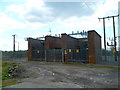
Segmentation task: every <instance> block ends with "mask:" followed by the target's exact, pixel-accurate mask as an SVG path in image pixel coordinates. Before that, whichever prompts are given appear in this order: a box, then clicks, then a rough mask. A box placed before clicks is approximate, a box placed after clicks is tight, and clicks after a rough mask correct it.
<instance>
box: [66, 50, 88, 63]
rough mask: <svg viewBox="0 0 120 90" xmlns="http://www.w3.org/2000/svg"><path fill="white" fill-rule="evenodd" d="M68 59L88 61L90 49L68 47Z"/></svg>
mask: <svg viewBox="0 0 120 90" xmlns="http://www.w3.org/2000/svg"><path fill="white" fill-rule="evenodd" d="M65 54H66V55H65V56H66V61H68V62H84V63H85V62H88V50H87V49H86V48H83V49H66V50H65Z"/></svg>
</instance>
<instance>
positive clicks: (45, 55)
mask: <svg viewBox="0 0 120 90" xmlns="http://www.w3.org/2000/svg"><path fill="white" fill-rule="evenodd" d="M46 61H47V58H46V49H45V62H46Z"/></svg>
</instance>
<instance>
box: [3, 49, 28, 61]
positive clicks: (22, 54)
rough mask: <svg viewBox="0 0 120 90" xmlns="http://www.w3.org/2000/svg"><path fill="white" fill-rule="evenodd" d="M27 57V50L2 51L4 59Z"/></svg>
mask: <svg viewBox="0 0 120 90" xmlns="http://www.w3.org/2000/svg"><path fill="white" fill-rule="evenodd" d="M21 58H27V51H15V52H13V51H2V60H12V59H21Z"/></svg>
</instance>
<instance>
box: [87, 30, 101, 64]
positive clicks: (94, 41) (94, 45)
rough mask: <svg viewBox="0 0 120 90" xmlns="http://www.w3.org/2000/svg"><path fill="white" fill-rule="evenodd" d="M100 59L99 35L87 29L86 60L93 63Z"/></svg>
mask: <svg viewBox="0 0 120 90" xmlns="http://www.w3.org/2000/svg"><path fill="white" fill-rule="evenodd" d="M100 60H102V54H101V36H100V35H99V34H98V33H97V32H96V31H95V30H92V31H88V62H89V63H92V64H95V63H97V62H99V61H100Z"/></svg>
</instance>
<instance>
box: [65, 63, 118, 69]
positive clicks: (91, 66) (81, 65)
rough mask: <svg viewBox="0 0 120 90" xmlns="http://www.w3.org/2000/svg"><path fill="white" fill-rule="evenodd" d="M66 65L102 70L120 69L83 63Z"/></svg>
mask: <svg viewBox="0 0 120 90" xmlns="http://www.w3.org/2000/svg"><path fill="white" fill-rule="evenodd" d="M64 64H67V65H75V66H80V67H88V68H98V69H100V68H101V69H102V68H106V69H120V67H112V66H98V65H97V66H96V65H95V64H94V65H88V64H83V63H77V62H65V63H64Z"/></svg>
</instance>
